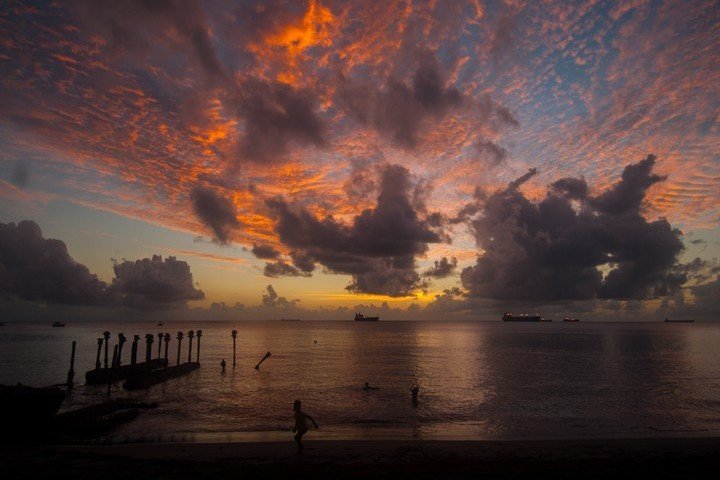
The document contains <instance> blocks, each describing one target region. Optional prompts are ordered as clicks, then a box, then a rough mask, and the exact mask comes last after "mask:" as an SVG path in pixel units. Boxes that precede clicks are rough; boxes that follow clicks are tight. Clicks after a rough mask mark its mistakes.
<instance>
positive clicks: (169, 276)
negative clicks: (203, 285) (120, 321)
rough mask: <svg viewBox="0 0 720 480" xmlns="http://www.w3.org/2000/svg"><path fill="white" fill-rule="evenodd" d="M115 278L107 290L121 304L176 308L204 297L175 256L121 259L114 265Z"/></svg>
mask: <svg viewBox="0 0 720 480" xmlns="http://www.w3.org/2000/svg"><path fill="white" fill-rule="evenodd" d="M113 271H114V272H115V278H114V279H113V281H112V284H111V285H110V288H109V291H110V294H111V295H112V296H113V297H115V298H117V299H118V301H119V302H120V303H121V304H122V305H126V306H129V307H135V308H141V309H156V308H178V307H183V306H185V305H186V303H187V302H188V301H189V300H201V299H203V298H205V294H204V293H203V292H202V290H198V289H197V288H195V284H194V282H193V276H192V273H191V272H190V266H189V265H188V264H187V262H184V261H182V260H178V259H176V258H175V257H172V256H170V257H167V258H165V259H163V258H162V256H160V255H153V256H152V258H143V259H141V260H135V261H132V260H123V261H122V262H116V263H115V265H114V266H113Z"/></svg>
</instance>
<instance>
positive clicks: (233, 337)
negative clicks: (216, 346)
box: [230, 330, 237, 368]
mask: <svg viewBox="0 0 720 480" xmlns="http://www.w3.org/2000/svg"><path fill="white" fill-rule="evenodd" d="M230 334H231V335H232V339H233V368H235V365H236V363H235V339H236V338H237V330H233V331H232V332H230Z"/></svg>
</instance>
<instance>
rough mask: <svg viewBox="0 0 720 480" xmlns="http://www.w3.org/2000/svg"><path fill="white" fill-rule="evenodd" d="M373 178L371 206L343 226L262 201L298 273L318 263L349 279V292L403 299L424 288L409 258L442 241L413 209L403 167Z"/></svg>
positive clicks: (381, 171) (390, 168)
mask: <svg viewBox="0 0 720 480" xmlns="http://www.w3.org/2000/svg"><path fill="white" fill-rule="evenodd" d="M379 176H380V180H379V187H378V188H379V194H378V197H377V205H376V206H375V208H370V209H366V210H364V211H363V212H362V213H361V214H360V215H358V216H356V217H355V218H354V219H353V222H352V223H351V224H349V225H348V224H344V223H340V222H338V221H337V220H335V219H334V218H333V217H332V216H328V217H325V218H323V219H318V218H316V217H315V216H314V215H313V214H312V213H310V212H309V211H308V210H306V209H304V208H293V207H291V206H290V205H289V204H288V203H287V202H286V201H285V200H283V199H281V198H274V199H270V200H267V202H266V203H267V205H268V207H269V208H270V210H271V212H272V216H273V217H274V219H275V230H276V232H277V234H278V236H279V237H280V240H281V241H282V242H283V243H284V244H285V245H287V246H288V247H289V248H291V249H292V250H293V253H292V258H293V260H294V262H295V263H296V266H298V267H299V268H301V269H302V270H304V271H311V269H310V266H311V264H312V263H319V264H321V265H323V266H324V267H325V268H327V269H328V270H329V271H331V272H333V273H344V274H350V275H352V276H353V279H352V281H351V283H350V285H349V286H348V287H347V288H348V289H349V290H350V291H353V292H363V293H380V294H387V295H393V296H402V295H408V294H410V293H411V292H412V291H413V290H415V289H417V288H423V286H424V284H423V283H422V282H421V281H420V276H419V275H418V273H417V272H416V271H415V256H416V255H420V254H424V253H425V252H426V251H427V248H428V247H427V244H428V243H437V242H441V241H443V240H445V237H444V235H443V232H442V229H441V227H435V226H433V225H432V224H431V222H430V221H429V220H428V218H429V217H430V216H431V215H432V214H428V215H426V214H422V213H421V212H422V209H418V208H417V205H413V197H414V195H413V194H414V192H415V190H416V188H415V187H416V185H414V184H413V182H412V180H411V178H410V172H409V171H408V170H407V169H406V168H404V167H402V166H399V165H386V166H383V167H381V168H380V169H379ZM415 200H416V201H417V198H415Z"/></svg>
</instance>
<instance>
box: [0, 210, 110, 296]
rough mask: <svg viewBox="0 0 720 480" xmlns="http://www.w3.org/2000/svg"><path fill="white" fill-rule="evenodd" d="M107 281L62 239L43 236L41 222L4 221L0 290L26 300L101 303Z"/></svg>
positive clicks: (0, 240) (0, 228)
mask: <svg viewBox="0 0 720 480" xmlns="http://www.w3.org/2000/svg"><path fill="white" fill-rule="evenodd" d="M105 287H106V284H105V282H103V281H101V280H99V279H98V277H97V276H96V275H93V274H92V273H90V271H89V270H88V268H87V267H86V266H85V265H82V264H80V263H78V262H76V261H75V260H73V258H72V257H71V256H70V254H69V253H68V250H67V246H66V245H65V243H64V242H62V241H61V240H56V239H53V238H43V235H42V231H41V230H40V227H39V226H38V224H37V223H35V222H33V221H30V220H23V221H21V222H20V223H18V224H17V225H16V224H15V223H0V291H2V292H4V293H6V294H10V295H14V296H17V297H18V298H21V299H23V300H32V301H44V302H48V303H57V304H68V305H89V304H97V303H100V302H102V301H103V300H104V299H105Z"/></svg>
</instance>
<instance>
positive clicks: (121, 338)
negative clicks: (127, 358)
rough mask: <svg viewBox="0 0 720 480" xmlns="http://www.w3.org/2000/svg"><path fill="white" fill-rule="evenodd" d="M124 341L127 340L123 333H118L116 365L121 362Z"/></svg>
mask: <svg viewBox="0 0 720 480" xmlns="http://www.w3.org/2000/svg"><path fill="white" fill-rule="evenodd" d="M125 342H127V337H125V334H124V333H118V356H117V364H118V367H119V366H120V364H121V363H122V349H123V345H125Z"/></svg>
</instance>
